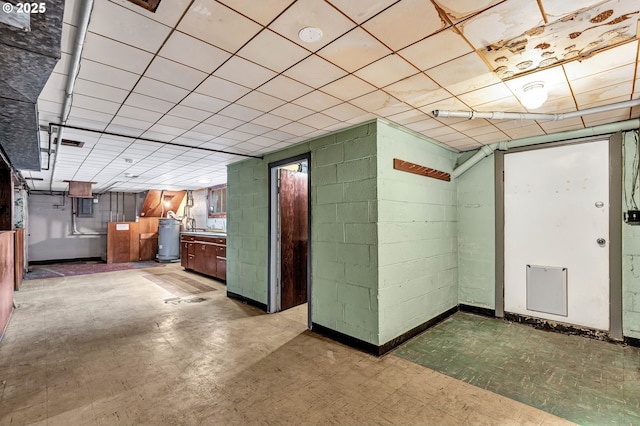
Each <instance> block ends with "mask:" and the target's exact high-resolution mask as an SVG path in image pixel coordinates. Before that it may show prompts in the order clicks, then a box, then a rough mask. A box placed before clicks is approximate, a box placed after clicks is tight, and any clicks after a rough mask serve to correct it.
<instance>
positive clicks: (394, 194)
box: [377, 122, 458, 344]
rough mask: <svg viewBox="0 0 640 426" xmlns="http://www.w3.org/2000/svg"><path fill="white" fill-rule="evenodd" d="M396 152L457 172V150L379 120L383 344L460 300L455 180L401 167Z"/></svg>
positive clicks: (409, 159) (379, 205)
mask: <svg viewBox="0 0 640 426" xmlns="http://www.w3.org/2000/svg"><path fill="white" fill-rule="evenodd" d="M394 158H399V159H401V160H406V161H410V162H413V163H417V164H420V165H424V166H427V167H431V168H433V169H437V170H441V171H444V172H447V173H451V172H452V169H453V165H454V163H455V158H456V154H455V153H454V152H452V151H449V150H447V149H445V148H442V147H440V146H438V145H436V144H434V143H432V142H429V141H427V140H425V139H423V138H420V137H418V136H416V135H414V134H413V133H409V132H407V131H404V130H402V129H399V128H397V127H395V126H392V125H390V124H386V123H384V122H379V125H378V157H377V161H378V180H377V184H378V263H379V279H378V286H379V295H378V305H379V310H380V315H379V329H380V336H379V344H384V343H386V342H388V341H389V340H391V339H393V338H395V337H397V336H399V335H401V334H403V333H404V332H406V331H409V330H411V329H412V328H414V327H417V326H419V325H421V324H422V323H424V322H426V321H428V320H430V319H432V318H434V317H436V316H437V315H439V314H441V313H443V312H445V311H447V310H448V309H450V308H452V307H455V306H456V305H457V304H458V277H457V268H458V260H457V239H456V220H457V208H456V182H455V181H451V182H445V181H441V180H437V179H432V178H428V177H425V176H419V175H415V174H411V173H407V172H402V171H398V170H395V169H393V159H394Z"/></svg>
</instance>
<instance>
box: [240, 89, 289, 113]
mask: <svg viewBox="0 0 640 426" xmlns="http://www.w3.org/2000/svg"><path fill="white" fill-rule="evenodd" d="M237 103H238V104H239V105H244V106H247V107H250V108H253V109H257V110H258V111H263V112H267V111H271V110H272V109H274V108H277V107H279V106H280V105H282V104H284V103H285V101H283V100H282V99H278V98H274V97H273V96H269V95H265V94H264V93H260V92H257V91H255V90H254V91H252V92H251V93H248V94H247V95H245V96H243V97H242V98H241V99H239V100H238V101H237Z"/></svg>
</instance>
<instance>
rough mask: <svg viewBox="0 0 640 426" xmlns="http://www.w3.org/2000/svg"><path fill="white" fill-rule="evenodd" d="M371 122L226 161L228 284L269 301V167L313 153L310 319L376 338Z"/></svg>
mask: <svg viewBox="0 0 640 426" xmlns="http://www.w3.org/2000/svg"><path fill="white" fill-rule="evenodd" d="M376 128H377V125H376V123H375V122H371V123H365V124H363V125H360V126H357V127H353V128H350V129H346V130H343V131H341V132H337V133H334V134H331V135H327V136H324V137H320V138H317V139H314V140H311V141H307V142H303V143H300V144H297V145H294V146H292V147H290V148H286V149H284V150H282V151H278V152H276V153H272V154H269V155H267V156H266V157H265V158H264V159H263V160H257V159H256V160H254V159H250V160H245V161H242V162H239V163H234V164H231V165H229V167H228V172H227V267H228V269H227V288H228V290H229V291H231V292H233V293H236V294H239V295H242V296H245V297H248V298H250V299H253V300H255V301H258V302H260V303H265V304H266V303H267V286H268V221H269V212H268V190H269V188H268V164H269V163H271V162H274V161H279V160H282V159H286V158H289V157H294V156H296V155H299V154H303V153H306V152H311V203H312V207H311V235H312V240H311V244H310V248H311V253H312V283H313V284H312V288H313V291H312V307H313V311H312V320H313V322H315V323H316V324H320V325H323V326H325V327H327V328H330V329H332V330H335V331H339V332H341V333H344V334H347V335H349V336H352V337H356V338H358V339H361V340H364V341H366V342H369V343H373V344H377V343H378V314H377V293H376V286H377V263H376V262H377V256H376V252H377V248H376V243H377V234H376V225H375V221H376V154H375V153H376Z"/></svg>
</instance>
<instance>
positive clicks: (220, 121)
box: [205, 115, 246, 129]
mask: <svg viewBox="0 0 640 426" xmlns="http://www.w3.org/2000/svg"><path fill="white" fill-rule="evenodd" d="M245 121H246V120H238V119H236V118H231V117H226V116H224V115H214V116H212V117H209V118H208V119H206V120H205V123H207V124H213V125H214V126H220V127H224V128H225V129H235V128H236V127H238V126H240V125H241V124H244V123H245Z"/></svg>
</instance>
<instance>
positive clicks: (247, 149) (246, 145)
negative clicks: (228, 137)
mask: <svg viewBox="0 0 640 426" xmlns="http://www.w3.org/2000/svg"><path fill="white" fill-rule="evenodd" d="M232 148H233V150H234V151H238V152H243V153H247V154H253V153H254V152H256V151H259V150H260V149H261V148H262V147H261V146H260V145H255V144H252V143H251V142H241V143H239V144H236V145H234V146H233V147H232Z"/></svg>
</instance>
